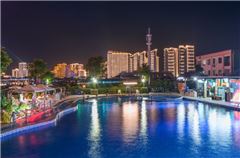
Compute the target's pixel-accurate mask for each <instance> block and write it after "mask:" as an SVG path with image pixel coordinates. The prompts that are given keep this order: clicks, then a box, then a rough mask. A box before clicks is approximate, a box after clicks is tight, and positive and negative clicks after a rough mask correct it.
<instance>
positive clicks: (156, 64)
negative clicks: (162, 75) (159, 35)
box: [149, 49, 159, 72]
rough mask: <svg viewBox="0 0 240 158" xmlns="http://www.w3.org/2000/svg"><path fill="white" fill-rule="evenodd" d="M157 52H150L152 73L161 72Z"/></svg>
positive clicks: (155, 50)
mask: <svg viewBox="0 0 240 158" xmlns="http://www.w3.org/2000/svg"><path fill="white" fill-rule="evenodd" d="M157 51H158V50H157V49H154V50H151V51H150V64H149V68H150V71H151V72H159V56H158V54H157Z"/></svg>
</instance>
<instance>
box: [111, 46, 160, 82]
mask: <svg viewBox="0 0 240 158" xmlns="http://www.w3.org/2000/svg"><path fill="white" fill-rule="evenodd" d="M150 58H151V61H152V62H151V64H150V70H151V71H152V72H159V56H158V55H157V49H154V50H152V51H151V53H150ZM143 64H148V57H147V52H146V51H143V52H136V53H130V52H117V51H108V54H107V77H108V78H112V77H115V76H117V75H119V74H120V73H121V72H136V71H138V70H139V68H141V67H142V65H143Z"/></svg>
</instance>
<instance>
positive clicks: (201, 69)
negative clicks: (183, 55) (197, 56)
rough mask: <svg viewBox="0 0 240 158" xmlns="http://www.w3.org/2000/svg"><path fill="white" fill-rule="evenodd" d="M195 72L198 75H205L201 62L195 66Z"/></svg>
mask: <svg viewBox="0 0 240 158" xmlns="http://www.w3.org/2000/svg"><path fill="white" fill-rule="evenodd" d="M195 74H196V75H197V76H203V75H204V73H203V68H202V67H201V65H200V64H197V65H196V66H195Z"/></svg>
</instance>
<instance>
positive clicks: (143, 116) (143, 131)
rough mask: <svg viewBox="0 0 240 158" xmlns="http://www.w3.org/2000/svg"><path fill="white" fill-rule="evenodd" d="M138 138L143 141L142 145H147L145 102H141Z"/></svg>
mask: <svg viewBox="0 0 240 158" xmlns="http://www.w3.org/2000/svg"><path fill="white" fill-rule="evenodd" d="M140 136H141V137H142V139H143V144H146V143H147V110H146V101H142V106H141V130H140Z"/></svg>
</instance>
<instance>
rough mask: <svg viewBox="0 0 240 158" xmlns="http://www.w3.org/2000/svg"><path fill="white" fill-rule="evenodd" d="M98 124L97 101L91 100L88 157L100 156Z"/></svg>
mask: <svg viewBox="0 0 240 158" xmlns="http://www.w3.org/2000/svg"><path fill="white" fill-rule="evenodd" d="M100 128H101V127H100V123H99V116H98V106H97V100H93V102H92V106H91V126H90V135H89V140H90V150H89V152H88V154H89V156H90V157H96V158H97V157H101V155H100V147H101V146H100Z"/></svg>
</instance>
